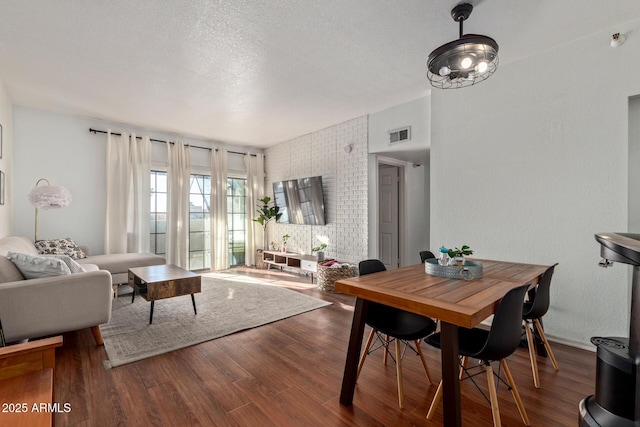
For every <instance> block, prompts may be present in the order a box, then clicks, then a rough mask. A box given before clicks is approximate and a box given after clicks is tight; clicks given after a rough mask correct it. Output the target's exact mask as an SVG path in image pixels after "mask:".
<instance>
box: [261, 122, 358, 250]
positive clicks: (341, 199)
mask: <svg viewBox="0 0 640 427" xmlns="http://www.w3.org/2000/svg"><path fill="white" fill-rule="evenodd" d="M367 141H368V117H367V116H362V117H358V118H356V119H353V120H349V121H346V122H344V123H340V124H337V125H334V126H331V127H328V128H326V129H322V130H319V131H317V132H313V133H311V134H308V135H303V136H300V137H298V138H295V139H292V140H290V141H286V142H283V143H281V144H278V145H276V146H274V147H271V148H268V149H267V150H266V152H265V154H266V160H265V169H266V174H267V178H266V182H265V188H266V189H267V195H268V196H270V197H272V198H273V190H272V183H273V182H274V181H281V180H287V179H296V178H303V177H307V176H317V175H321V176H322V184H323V190H324V203H325V216H326V220H327V225H324V226H311V225H294V224H275V223H271V224H270V225H269V227H268V231H267V233H268V238H269V241H276V242H278V243H280V242H281V240H282V236H283V235H284V234H289V235H290V236H291V238H290V239H289V243H288V245H287V249H288V250H289V251H291V252H298V253H311V248H312V247H314V246H317V245H318V243H319V239H318V238H319V237H322V238H326V239H328V241H329V247H328V248H327V250H326V252H325V256H326V257H331V258H336V259H338V260H340V261H348V262H354V263H355V262H358V261H361V260H363V259H366V258H367V247H368V242H367V240H368V232H367V229H368V223H367V145H368V144H367ZM347 145H351V147H352V149H351V152H350V153H346V152H345V150H344V147H345V146H347Z"/></svg>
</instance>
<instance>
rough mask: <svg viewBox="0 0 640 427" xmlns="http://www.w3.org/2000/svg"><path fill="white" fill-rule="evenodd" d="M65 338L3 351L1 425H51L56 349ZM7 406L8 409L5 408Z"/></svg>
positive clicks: (0, 362)
mask: <svg viewBox="0 0 640 427" xmlns="http://www.w3.org/2000/svg"><path fill="white" fill-rule="evenodd" d="M61 345H62V337H61V336H57V337H53V338H46V339H42V340H37V341H31V342H28V343H24V344H15V345H10V346H8V347H2V348H0V402H1V403H2V405H3V407H2V410H1V411H0V425H4V426H14V427H19V426H25V427H38V426H52V425H53V417H54V414H55V411H54V409H55V410H65V408H57V407H56V404H55V403H54V390H53V378H54V375H53V370H54V367H55V349H56V347H60V346H61ZM5 405H6V406H5Z"/></svg>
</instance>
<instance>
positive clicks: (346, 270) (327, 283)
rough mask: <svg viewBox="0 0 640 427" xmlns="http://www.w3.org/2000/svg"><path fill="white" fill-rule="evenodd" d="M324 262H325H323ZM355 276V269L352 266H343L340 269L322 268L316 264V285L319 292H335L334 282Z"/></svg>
mask: <svg viewBox="0 0 640 427" xmlns="http://www.w3.org/2000/svg"><path fill="white" fill-rule="evenodd" d="M323 262H326V261H323ZM355 275H356V268H355V267H354V266H352V265H348V264H345V265H343V266H342V267H340V268H331V267H324V266H323V265H322V264H319V263H318V284H317V287H318V289H319V290H321V291H325V292H336V290H335V287H334V285H335V283H336V280H340V279H348V278H349V277H354V276H355Z"/></svg>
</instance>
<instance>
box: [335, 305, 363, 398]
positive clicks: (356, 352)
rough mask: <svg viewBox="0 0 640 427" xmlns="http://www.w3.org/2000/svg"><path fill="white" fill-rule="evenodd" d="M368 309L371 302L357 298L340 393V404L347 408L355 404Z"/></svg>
mask: <svg viewBox="0 0 640 427" xmlns="http://www.w3.org/2000/svg"><path fill="white" fill-rule="evenodd" d="M368 307H369V301H367V300H363V299H361V298H356V307H355V310H354V312H353V323H352V324H351V336H350V337H349V347H348V349H347V360H346V362H345V364H344V374H343V376H342V390H341V391H340V403H341V404H343V405H346V406H349V405H351V404H352V403H353V392H354V391H355V388H356V379H357V376H358V361H359V359H360V349H361V347H362V335H363V333H364V325H365V319H366V318H367V309H368Z"/></svg>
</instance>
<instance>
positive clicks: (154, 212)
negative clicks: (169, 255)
mask: <svg viewBox="0 0 640 427" xmlns="http://www.w3.org/2000/svg"><path fill="white" fill-rule="evenodd" d="M150 220H151V225H150V228H149V231H150V234H151V252H153V253H154V254H158V255H165V248H166V237H167V173H166V172H160V171H151V216H150Z"/></svg>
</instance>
